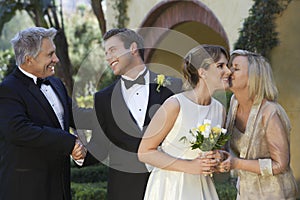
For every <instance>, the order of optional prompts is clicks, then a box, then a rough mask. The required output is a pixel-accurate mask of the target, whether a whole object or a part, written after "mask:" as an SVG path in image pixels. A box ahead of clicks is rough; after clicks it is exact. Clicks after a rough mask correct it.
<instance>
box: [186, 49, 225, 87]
mask: <svg viewBox="0 0 300 200" xmlns="http://www.w3.org/2000/svg"><path fill="white" fill-rule="evenodd" d="M221 54H224V56H225V57H226V58H227V60H229V53H228V51H227V50H226V49H225V48H224V47H222V46H219V45H208V44H203V45H199V46H196V47H194V48H193V49H192V50H190V51H189V52H188V53H187V54H186V56H185V57H184V60H183V76H184V78H185V79H186V80H187V81H188V83H189V84H190V85H191V87H192V88H195V87H196V85H197V84H198V82H199V79H200V78H201V77H200V76H199V73H198V69H200V68H204V69H205V70H206V69H208V67H209V66H210V65H211V64H213V63H215V62H218V61H219V60H220V57H221Z"/></svg>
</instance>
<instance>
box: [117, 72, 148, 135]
mask: <svg viewBox="0 0 300 200" xmlns="http://www.w3.org/2000/svg"><path fill="white" fill-rule="evenodd" d="M145 70H147V68H146V67H145V69H144V70H143V71H141V72H140V73H139V74H138V75H137V77H138V76H139V75H141V74H143V73H144V72H145ZM149 76H150V74H149V71H148V72H147V73H146V74H145V76H144V78H145V85H139V84H134V85H133V86H132V87H130V88H128V89H126V87H125V84H124V81H123V80H122V81H121V90H122V95H123V98H124V100H125V103H126V105H127V107H128V109H129V110H130V112H131V114H132V116H133V117H134V119H135V121H136V123H137V125H138V126H139V128H140V130H143V127H144V121H145V116H146V111H147V107H148V99H149V79H150V77H149ZM122 78H124V79H127V80H135V79H131V78H129V77H127V76H124V75H122Z"/></svg>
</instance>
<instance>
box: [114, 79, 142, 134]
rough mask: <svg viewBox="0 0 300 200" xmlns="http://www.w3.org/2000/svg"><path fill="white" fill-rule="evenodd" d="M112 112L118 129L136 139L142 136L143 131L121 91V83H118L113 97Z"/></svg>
mask: <svg viewBox="0 0 300 200" xmlns="http://www.w3.org/2000/svg"><path fill="white" fill-rule="evenodd" d="M111 111H112V116H113V120H115V122H116V124H117V125H118V127H119V128H120V129H121V130H122V131H123V132H125V133H127V134H128V135H131V136H134V137H140V136H141V130H140V129H139V127H138V125H137V123H136V122H135V120H134V118H133V116H132V114H131V112H130V110H129V109H128V107H127V105H126V102H125V101H124V97H123V95H122V91H121V81H120V80H119V81H117V83H116V85H115V87H114V89H113V91H112V96H111Z"/></svg>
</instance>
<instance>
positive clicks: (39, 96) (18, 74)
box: [15, 68, 60, 127]
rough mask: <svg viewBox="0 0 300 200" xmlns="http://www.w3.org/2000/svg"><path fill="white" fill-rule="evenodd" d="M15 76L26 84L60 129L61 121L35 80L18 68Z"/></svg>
mask: <svg viewBox="0 0 300 200" xmlns="http://www.w3.org/2000/svg"><path fill="white" fill-rule="evenodd" d="M15 76H16V77H17V78H18V79H20V80H21V81H22V82H23V83H24V85H26V86H27V87H28V90H29V92H30V93H31V94H32V95H33V97H34V98H35V99H36V100H37V102H38V103H39V104H40V106H41V107H42V108H43V109H44V110H45V113H46V114H47V115H48V116H49V118H50V119H51V120H52V121H53V123H54V124H56V125H57V126H58V127H60V124H59V121H58V119H57V117H56V115H55V113H54V110H53V109H52V107H51V105H50V104H49V102H48V100H47V99H46V97H45V96H44V94H43V93H42V91H41V90H40V89H39V87H37V85H36V84H35V83H34V82H33V80H32V79H31V78H29V77H28V76H26V75H25V74H23V73H22V72H21V71H20V70H19V69H18V68H17V69H16V70H15ZM43 114H44V113H43Z"/></svg>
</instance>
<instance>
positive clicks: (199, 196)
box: [144, 93, 224, 200]
mask: <svg viewBox="0 0 300 200" xmlns="http://www.w3.org/2000/svg"><path fill="white" fill-rule="evenodd" d="M173 97H175V98H177V99H178V101H179V103H180V111H179V114H178V117H177V119H176V122H175V124H174V126H173V128H172V129H171V131H170V132H169V134H168V135H167V137H166V138H165V140H164V141H163V142H162V145H161V148H160V150H161V151H163V152H165V153H167V154H169V155H171V156H173V157H176V158H181V159H194V158H196V157H197V156H198V155H199V153H200V152H201V151H200V150H191V147H190V143H189V142H184V141H182V140H181V141H180V138H181V137H183V136H186V137H187V138H190V137H191V134H190V133H189V130H190V129H191V128H194V127H197V126H198V125H200V124H202V123H203V120H204V119H210V120H211V123H212V124H211V125H212V127H213V126H216V125H221V126H222V125H223V114H224V113H223V112H224V107H223V105H222V104H221V103H220V102H218V101H217V100H215V99H212V101H211V104H210V105H208V106H202V105H198V104H196V103H194V102H192V101H191V100H189V99H188V98H187V97H185V96H184V95H183V94H182V93H180V94H176V95H174V96H173ZM173 97H171V98H173ZM218 199H219V198H218V195H217V192H216V189H215V186H214V183H213V181H212V178H211V177H210V176H204V175H193V174H187V173H184V172H176V171H169V170H163V169H160V168H154V169H153V171H152V172H151V174H150V177H149V180H148V184H147V189H146V192H145V197H144V200H218Z"/></svg>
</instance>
